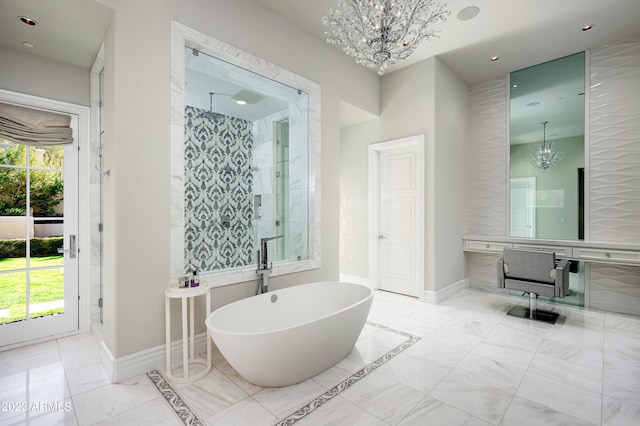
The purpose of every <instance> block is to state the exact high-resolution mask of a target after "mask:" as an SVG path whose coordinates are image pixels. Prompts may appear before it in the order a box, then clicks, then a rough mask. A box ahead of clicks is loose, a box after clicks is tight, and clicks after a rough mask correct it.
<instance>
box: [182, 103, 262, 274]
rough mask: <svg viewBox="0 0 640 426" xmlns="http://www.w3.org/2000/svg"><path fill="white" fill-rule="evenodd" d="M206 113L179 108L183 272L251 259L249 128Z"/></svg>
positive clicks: (242, 263) (248, 124)
mask: <svg viewBox="0 0 640 426" xmlns="http://www.w3.org/2000/svg"><path fill="white" fill-rule="evenodd" d="M203 113H206V114H204V115H203ZM207 114H209V113H208V112H206V111H205V110H202V109H199V108H195V107H191V106H187V107H185V139H184V161H185V163H184V164H185V167H184V202H185V205H184V220H185V222H184V238H185V241H184V244H185V253H184V255H185V267H184V272H185V273H190V272H191V271H194V270H197V271H214V270H220V269H228V268H236V267H241V266H246V265H249V264H251V263H252V262H253V261H254V254H253V253H254V239H253V234H254V231H253V226H254V225H253V196H252V193H253V189H252V186H253V173H252V170H251V168H252V167H251V164H252V162H253V134H252V128H253V126H252V123H251V122H250V121H246V120H242V119H239V118H235V117H229V116H226V115H222V114H215V113H214V114H213V115H212V117H211V118H209V117H208V116H207Z"/></svg>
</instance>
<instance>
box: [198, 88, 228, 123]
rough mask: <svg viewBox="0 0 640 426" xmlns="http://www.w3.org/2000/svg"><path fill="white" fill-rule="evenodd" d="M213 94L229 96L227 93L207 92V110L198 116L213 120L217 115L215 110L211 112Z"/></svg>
mask: <svg viewBox="0 0 640 426" xmlns="http://www.w3.org/2000/svg"><path fill="white" fill-rule="evenodd" d="M213 95H221V96H231V95H229V94H227V93H217V92H209V111H204V112H202V113H201V114H200V118H208V119H209V120H215V119H216V117H217V116H218V115H219V114H218V113H216V112H213Z"/></svg>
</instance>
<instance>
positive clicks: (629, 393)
mask: <svg viewBox="0 0 640 426" xmlns="http://www.w3.org/2000/svg"><path fill="white" fill-rule="evenodd" d="M602 393H603V395H604V396H607V397H610V398H615V399H619V400H622V401H627V402H631V403H633V404H637V403H638V401H640V382H639V381H638V380H636V379H635V378H633V377H629V376H620V375H617V374H612V373H610V372H608V371H607V370H605V371H604V374H603V378H602Z"/></svg>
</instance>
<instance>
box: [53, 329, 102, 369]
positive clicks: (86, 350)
mask: <svg viewBox="0 0 640 426" xmlns="http://www.w3.org/2000/svg"><path fill="white" fill-rule="evenodd" d="M57 343H58V349H59V351H60V358H61V359H62V364H63V365H64V368H65V370H66V371H72V370H78V369H81V368H84V367H88V366H91V365H95V364H98V363H100V361H101V360H100V350H99V348H98V344H97V343H96V341H95V339H94V337H93V336H92V335H91V334H79V335H75V336H70V337H65V338H63V339H58V340H57Z"/></svg>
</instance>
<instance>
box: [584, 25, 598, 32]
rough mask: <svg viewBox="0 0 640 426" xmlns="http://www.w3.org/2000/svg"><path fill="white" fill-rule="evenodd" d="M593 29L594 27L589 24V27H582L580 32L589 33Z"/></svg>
mask: <svg viewBox="0 0 640 426" xmlns="http://www.w3.org/2000/svg"><path fill="white" fill-rule="evenodd" d="M594 28H595V25H593V24H590V25H585V26H584V27H582V31H589V30H592V29H594Z"/></svg>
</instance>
